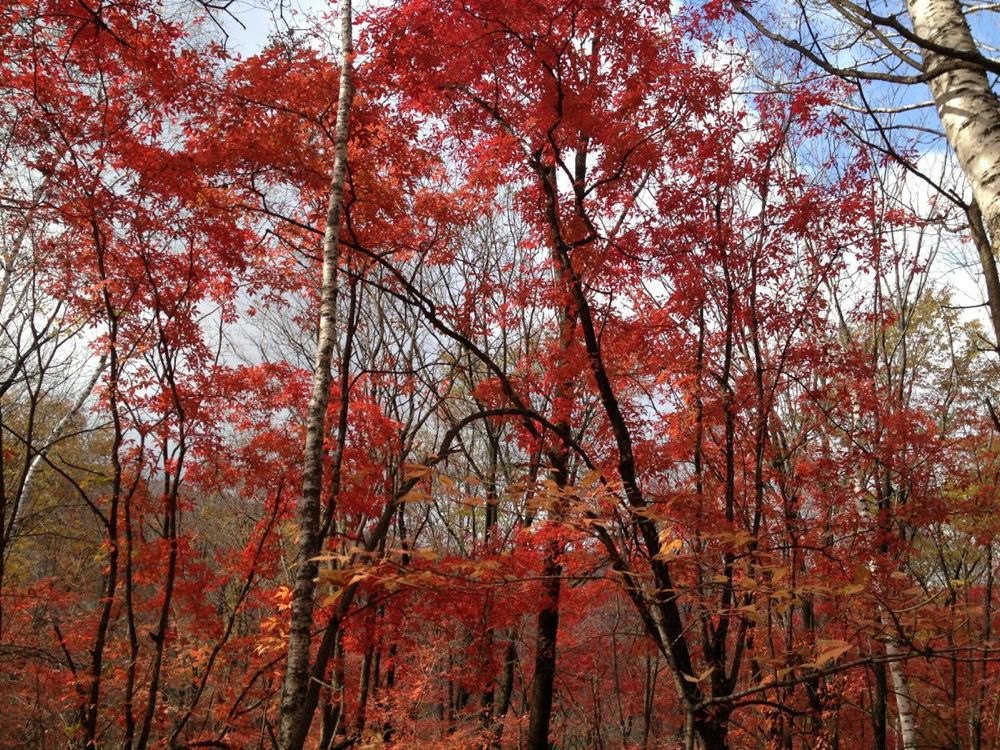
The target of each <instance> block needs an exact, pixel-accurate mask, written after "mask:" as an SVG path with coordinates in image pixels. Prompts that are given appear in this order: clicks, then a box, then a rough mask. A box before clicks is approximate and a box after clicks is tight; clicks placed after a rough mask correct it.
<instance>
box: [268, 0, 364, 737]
mask: <svg viewBox="0 0 1000 750" xmlns="http://www.w3.org/2000/svg"><path fill="white" fill-rule="evenodd" d="M340 49H341V52H340V55H341V59H340V90H339V98H338V101H337V120H336V124H335V128H334V142H335V153H334V161H333V175H332V176H331V178H330V199H329V204H328V206H327V218H326V226H325V228H324V232H323V269H322V282H321V287H320V308H319V333H318V337H317V340H316V360H315V364H314V367H313V381H312V394H311V396H310V398H309V411H308V414H307V418H306V443H305V449H304V453H303V467H302V497H301V499H300V502H299V513H298V520H299V541H298V550H297V556H296V574H295V586H294V588H293V592H292V607H291V609H292V615H291V618H292V621H291V629H290V631H289V636H288V660H287V664H286V667H285V680H284V684H283V686H282V691H281V704H280V707H279V714H278V743H279V745H280V747H281V748H282V750H298V748H299V747H301V741H299V740H298V739H297V735H298V736H301V734H302V733H301V732H298V731H297V727H298V724H299V723H300V722H302V721H303V720H309V719H311V718H312V717H311V716H310V717H303V716H302V713H303V712H302V708H303V706H304V704H305V697H306V690H307V688H308V686H309V650H310V649H309V647H310V634H311V631H312V628H313V608H314V605H315V589H316V585H315V583H314V579H315V578H316V574H317V564H316V562H314V558H315V557H316V556H317V555H318V554H319V552H320V549H321V547H322V543H323V540H322V538H321V536H322V534H321V527H320V515H321V494H322V486H323V444H324V440H325V438H326V432H327V429H326V410H327V406H328V405H329V402H330V381H331V374H330V363H331V361H332V357H333V349H334V344H335V341H336V331H335V327H336V308H337V264H338V261H339V258H340V221H341V215H342V213H343V202H344V183H345V180H346V177H347V139H348V133H349V124H350V113H351V103H352V100H353V97H354V87H353V83H352V60H351V58H352V55H353V39H352V29H351V0H340Z"/></svg>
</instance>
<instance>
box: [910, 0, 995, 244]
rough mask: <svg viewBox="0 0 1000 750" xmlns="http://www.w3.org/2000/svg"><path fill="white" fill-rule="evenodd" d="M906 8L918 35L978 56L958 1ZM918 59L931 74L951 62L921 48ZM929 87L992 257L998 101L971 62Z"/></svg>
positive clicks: (920, 1)
mask: <svg viewBox="0 0 1000 750" xmlns="http://www.w3.org/2000/svg"><path fill="white" fill-rule="evenodd" d="M907 9H908V10H909V12H910V18H911V19H912V21H913V30H914V31H915V32H916V34H917V36H919V37H921V38H922V39H925V40H926V41H928V42H931V43H933V44H935V45H940V46H941V47H947V48H948V49H953V50H956V51H958V52H964V53H969V54H972V55H978V54H979V49H978V47H977V45H976V41H975V39H974V38H973V36H972V32H971V30H970V29H969V24H968V22H967V21H966V19H965V15H964V14H963V13H962V7H961V5H960V4H959V2H958V0H907ZM923 61H924V70H925V71H927V72H932V71H934V70H935V69H937V68H939V67H940V66H943V65H945V64H947V63H949V62H951V61H952V59H951V58H949V57H948V56H946V55H943V54H938V53H936V52H933V51H931V50H929V49H926V48H925V49H924V50H923ZM929 86H930V89H931V93H932V94H933V95H934V103H935V105H936V106H937V111H938V115H939V116H940V117H941V124H942V125H943V126H944V132H945V136H946V137H947V138H948V143H949V145H950V146H951V147H952V149H953V150H954V151H955V155H956V156H957V157H958V160H959V163H960V164H961V166H962V171H963V172H964V173H965V176H966V178H967V179H968V180H969V185H970V186H971V188H972V195H973V197H974V198H975V200H976V203H978V204H979V208H980V210H981V211H982V215H983V221H984V223H985V224H986V228H987V230H988V232H989V235H990V243H991V245H992V247H993V252H994V254H996V253H997V252H998V251H1000V101H998V100H997V97H996V94H995V93H994V92H993V89H992V88H991V87H990V83H989V80H988V79H987V77H986V71H985V70H984V69H983V68H980V67H976V66H975V65H971V64H970V65H969V66H967V67H962V68H956V69H954V70H951V71H949V72H947V73H942V74H941V75H938V76H935V77H934V78H932V79H931V81H930V82H929Z"/></svg>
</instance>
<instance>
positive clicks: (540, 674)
mask: <svg viewBox="0 0 1000 750" xmlns="http://www.w3.org/2000/svg"><path fill="white" fill-rule="evenodd" d="M557 546H558V545H556V544H553V545H552V547H557ZM558 554H559V550H558V549H551V548H550V550H549V552H548V553H547V554H546V556H545V567H544V568H543V570H542V575H543V576H545V581H544V583H543V584H542V591H543V594H542V595H543V596H544V597H545V601H544V603H543V605H542V610H541V612H539V613H538V635H537V640H536V644H537V645H536V650H535V675H534V678H533V679H532V681H531V718H530V720H529V723H528V744H527V747H528V750H548V747H549V722H550V720H551V718H552V693H553V689H554V687H555V678H556V638H557V636H558V633H559V592H560V589H561V575H562V567H561V566H560V565H559V564H558V562H557V555H558Z"/></svg>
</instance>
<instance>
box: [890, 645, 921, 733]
mask: <svg viewBox="0 0 1000 750" xmlns="http://www.w3.org/2000/svg"><path fill="white" fill-rule="evenodd" d="M900 654H901V651H900V650H899V646H897V645H896V642H895V641H894V640H893V639H891V638H890V639H889V640H888V641H886V644H885V655H886V656H888V657H889V664H888V667H889V676H890V677H891V678H892V691H893V694H894V695H895V696H896V714H897V715H898V717H899V735H900V739H902V740H903V750H917V722H916V718H915V716H914V711H913V699H912V698H911V697H910V684H909V682H907V680H906V673H905V672H903V662H902V661H901V660H900V659H899V658H898V657H899V655H900Z"/></svg>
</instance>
